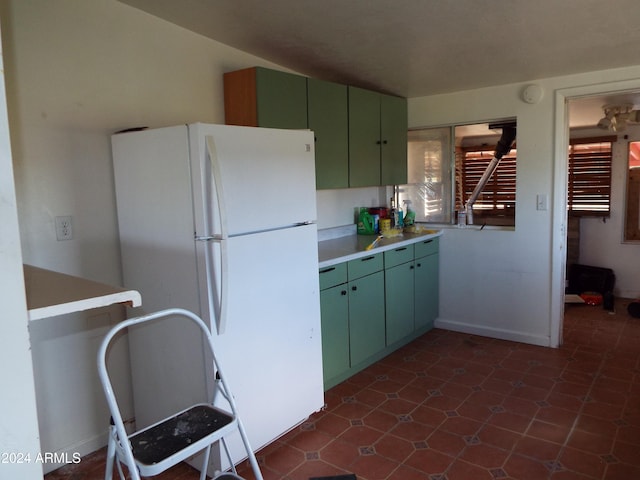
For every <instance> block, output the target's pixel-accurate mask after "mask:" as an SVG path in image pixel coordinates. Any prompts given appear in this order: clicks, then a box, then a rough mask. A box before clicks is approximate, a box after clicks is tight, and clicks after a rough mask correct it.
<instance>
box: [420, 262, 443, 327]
mask: <svg viewBox="0 0 640 480" xmlns="http://www.w3.org/2000/svg"><path fill="white" fill-rule="evenodd" d="M414 263H415V269H414V271H415V273H414V278H415V283H414V288H415V312H416V315H415V328H416V330H418V329H423V328H426V329H431V328H433V322H434V321H435V319H436V318H438V302H439V298H438V297H439V288H438V284H439V282H438V278H439V259H438V254H437V253H436V254H433V255H429V256H427V257H422V258H418V259H416V261H415V262H414Z"/></svg>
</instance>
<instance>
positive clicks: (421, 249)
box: [414, 237, 440, 258]
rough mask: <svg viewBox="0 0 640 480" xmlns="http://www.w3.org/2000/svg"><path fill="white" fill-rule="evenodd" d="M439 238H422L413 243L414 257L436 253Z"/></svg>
mask: <svg viewBox="0 0 640 480" xmlns="http://www.w3.org/2000/svg"><path fill="white" fill-rule="evenodd" d="M439 240H440V239H439V238H438V237H436V238H430V239H429V240H423V241H421V242H418V243H415V244H414V245H415V248H416V255H415V257H416V258H420V257H426V256H427V255H433V254H434V253H438V245H439Z"/></svg>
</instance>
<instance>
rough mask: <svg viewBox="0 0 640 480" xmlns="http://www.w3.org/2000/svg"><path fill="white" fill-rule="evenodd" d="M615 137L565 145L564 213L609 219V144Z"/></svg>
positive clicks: (571, 142) (581, 140)
mask: <svg viewBox="0 0 640 480" xmlns="http://www.w3.org/2000/svg"><path fill="white" fill-rule="evenodd" d="M616 140H617V138H616V137H615V136H609V137H599V138H580V139H572V140H571V141H570V145H569V172H568V188H567V191H568V198H567V209H568V211H569V214H570V215H574V216H586V215H592V216H596V215H597V216H609V211H610V202H611V144H612V142H615V141H616Z"/></svg>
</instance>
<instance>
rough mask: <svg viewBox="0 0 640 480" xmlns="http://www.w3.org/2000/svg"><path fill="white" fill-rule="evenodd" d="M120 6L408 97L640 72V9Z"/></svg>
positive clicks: (349, 2) (583, 0)
mask: <svg viewBox="0 0 640 480" xmlns="http://www.w3.org/2000/svg"><path fill="white" fill-rule="evenodd" d="M120 1H121V2H122V3H126V4H128V5H131V6H134V7H136V8H139V9H141V10H143V11H146V12H148V13H150V14H152V15H155V16H158V17H160V18H163V19H165V20H168V21H170V22H172V23H175V24H177V25H180V26H182V27H184V28H187V29H189V30H192V31H194V32H197V33H199V34H202V35H204V36H207V37H210V38H212V39H214V40H216V41H219V42H221V43H224V44H226V45H229V46H231V47H234V48H237V49H239V50H243V51H246V52H248V53H251V54H253V55H256V56H258V57H261V58H264V59H265V60H268V61H271V62H274V63H276V64H278V65H281V66H283V67H285V68H288V69H291V70H294V71H296V72H299V73H301V74H303V75H308V76H312V77H317V78H322V79H325V80H331V81H336V82H340V83H346V84H350V85H357V86H361V87H364V88H371V89H375V90H379V91H382V92H386V93H391V94H395V95H400V96H403V97H418V96H423V95H433V94H438V93H447V92H455V91H460V90H466V89H474V88H481V87H485V86H492V85H500V84H507V83H518V82H528V81H531V80H534V79H537V78H546V77H553V76H559V75H569V74H573V73H581V72H588V71H595V70H602V69H609V68H616V67H623V66H629V65H638V64H640V54H639V52H640V50H639V49H638V45H640V3H638V0H607V1H603V0H561V1H558V0H535V1H532V0H271V1H265V0H120ZM638 103H639V104H640V99H639V101H638ZM601 106H602V104H601V103H600V105H599V107H601ZM600 111H601V110H600ZM597 120H598V119H595V121H594V123H595V122H597Z"/></svg>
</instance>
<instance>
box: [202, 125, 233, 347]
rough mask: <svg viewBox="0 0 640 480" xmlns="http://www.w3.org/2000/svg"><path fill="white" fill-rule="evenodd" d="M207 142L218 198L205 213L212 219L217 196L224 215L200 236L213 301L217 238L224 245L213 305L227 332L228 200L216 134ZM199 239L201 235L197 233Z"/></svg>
mask: <svg viewBox="0 0 640 480" xmlns="http://www.w3.org/2000/svg"><path fill="white" fill-rule="evenodd" d="M205 142H206V152H207V156H208V157H209V162H210V164H209V166H210V167H211V175H210V176H209V178H208V181H209V182H211V184H212V185H211V186H213V187H214V190H215V192H216V198H215V199H214V198H208V199H207V201H205V202H204V208H205V210H206V211H205V217H206V218H208V219H212V218H213V215H212V212H211V211H210V209H211V208H213V203H214V200H216V205H217V209H218V215H219V219H220V233H219V234H210V232H211V228H212V226H211V225H209V226H208V230H209V231H208V232H207V235H203V236H201V237H199V238H200V239H202V240H203V241H206V242H207V246H206V248H205V252H206V253H205V262H206V271H207V285H208V290H209V298H210V303H211V302H212V301H213V298H211V297H212V296H214V295H215V293H216V292H215V291H212V290H215V289H216V281H215V264H214V259H213V257H214V247H213V245H212V242H211V241H214V242H215V243H218V244H219V245H220V258H219V261H220V285H219V289H220V290H219V291H220V301H219V304H218V306H219V308H218V309H213V310H212V311H214V312H216V311H217V315H216V319H215V323H216V329H217V331H218V335H222V334H223V333H224V332H225V330H226V327H227V303H228V302H227V299H228V293H227V285H228V278H229V266H228V263H229V256H228V254H227V242H225V240H226V239H227V237H228V235H227V216H226V208H225V204H224V194H223V190H222V178H221V175H220V163H219V162H218V154H217V151H216V144H215V140H214V138H213V137H212V136H210V135H207V136H206V137H205ZM205 161H206V159H205ZM207 170H208V169H205V171H207ZM209 191H211V189H209ZM196 239H198V237H196ZM212 306H213V305H212Z"/></svg>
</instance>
